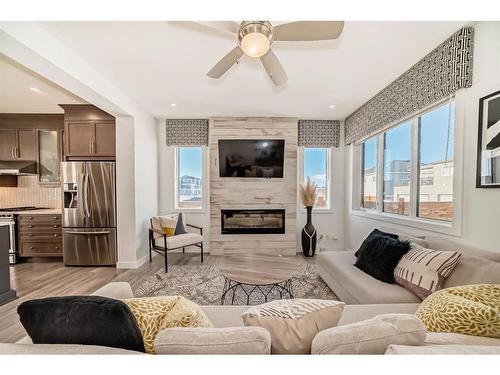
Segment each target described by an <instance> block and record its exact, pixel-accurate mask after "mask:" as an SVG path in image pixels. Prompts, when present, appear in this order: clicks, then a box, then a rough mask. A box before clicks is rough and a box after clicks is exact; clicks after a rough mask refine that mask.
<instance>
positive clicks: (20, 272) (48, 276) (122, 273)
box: [0, 251, 315, 343]
mask: <svg viewBox="0 0 500 375" xmlns="http://www.w3.org/2000/svg"><path fill="white" fill-rule="evenodd" d="M223 258H224V257H221V256H208V255H207V256H206V257H205V259H204V263H203V264H207V265H209V264H212V265H215V266H217V265H219V264H221V262H222V261H223ZM307 261H308V262H311V263H314V262H315V258H307ZM163 262H164V260H163V257H162V256H155V257H153V262H152V263H149V262H148V263H146V264H144V265H142V266H141V267H139V268H137V269H134V270H117V269H116V268H112V267H64V266H63V265H62V263H61V262H47V263H20V264H16V265H15V266H13V267H11V283H12V288H15V289H16V291H17V295H18V297H19V298H17V299H16V300H14V301H12V302H9V303H7V304H5V305H3V306H0V343H6V342H16V341H18V340H20V339H21V338H22V337H24V336H26V331H25V330H24V328H23V327H22V325H21V323H20V322H19V317H18V315H17V306H19V304H21V303H22V302H24V301H27V300H30V299H36V298H44V297H49V296H67V295H85V294H89V293H92V292H94V291H95V290H97V289H99V288H100V287H101V286H103V285H105V284H107V283H109V282H111V281H127V282H129V283H130V285H131V286H132V289H136V288H137V287H138V286H139V285H141V284H142V283H143V282H144V280H145V279H146V278H148V277H149V276H151V275H154V274H155V273H156V272H158V271H159V270H160V269H161V268H162V267H163V264H164V263H163ZM168 262H169V265H174V264H176V265H188V264H193V265H194V264H200V254H199V252H194V251H193V252H186V254H182V253H169V255H168Z"/></svg>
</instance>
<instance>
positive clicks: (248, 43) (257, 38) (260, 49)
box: [241, 33, 271, 57]
mask: <svg viewBox="0 0 500 375" xmlns="http://www.w3.org/2000/svg"><path fill="white" fill-rule="evenodd" d="M270 46H271V43H270V42H269V39H268V38H267V37H266V36H265V35H264V34H261V33H251V34H247V35H245V36H244V37H243V39H242V40H241V49H242V50H243V52H244V53H245V55H247V56H250V57H261V56H264V55H265V54H266V53H267V51H269V47H270Z"/></svg>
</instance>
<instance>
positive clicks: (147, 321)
mask: <svg viewBox="0 0 500 375" xmlns="http://www.w3.org/2000/svg"><path fill="white" fill-rule="evenodd" d="M123 302H125V303H126V304H127V305H128V307H130V310H132V313H133V314H134V316H135V319H136V320H137V325H138V326H139V329H140V330H141V333H142V339H143V341H144V349H145V350H146V353H150V354H154V342H155V338H156V335H157V334H158V332H160V331H161V330H162V329H165V328H173V327H213V324H212V322H210V320H209V319H208V318H207V316H206V315H205V313H204V312H203V310H202V309H201V308H200V306H198V305H197V304H196V303H194V302H192V301H190V300H188V299H186V298H184V297H182V296H166V297H144V298H129V299H125V300H123Z"/></svg>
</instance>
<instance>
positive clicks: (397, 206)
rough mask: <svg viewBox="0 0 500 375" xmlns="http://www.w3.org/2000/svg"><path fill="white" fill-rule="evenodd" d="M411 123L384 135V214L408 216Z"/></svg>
mask: <svg viewBox="0 0 500 375" xmlns="http://www.w3.org/2000/svg"><path fill="white" fill-rule="evenodd" d="M410 160H411V122H406V123H404V124H403V125H400V126H398V127H396V128H392V129H391V130H388V131H387V132H386V133H385V134H384V206H383V210H384V212H389V213H391V214H397V215H406V216H408V215H409V213H410V211H409V207H410V205H409V202H410V162H411V161H410Z"/></svg>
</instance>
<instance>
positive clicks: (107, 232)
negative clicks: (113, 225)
mask: <svg viewBox="0 0 500 375" xmlns="http://www.w3.org/2000/svg"><path fill="white" fill-rule="evenodd" d="M65 233H66V234H85V235H87V234H93V235H99V234H110V233H111V232H110V231H109V230H102V231H97V232H74V231H66V232H65Z"/></svg>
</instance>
